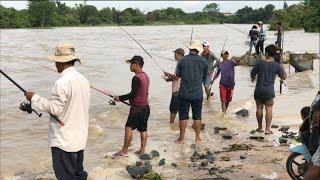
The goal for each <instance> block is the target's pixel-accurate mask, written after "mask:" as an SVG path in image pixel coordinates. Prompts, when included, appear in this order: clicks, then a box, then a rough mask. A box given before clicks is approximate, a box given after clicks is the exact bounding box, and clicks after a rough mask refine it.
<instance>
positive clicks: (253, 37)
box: [248, 25, 259, 54]
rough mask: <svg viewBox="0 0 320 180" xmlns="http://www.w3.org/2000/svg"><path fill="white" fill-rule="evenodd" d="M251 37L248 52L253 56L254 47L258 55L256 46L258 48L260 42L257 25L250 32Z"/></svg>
mask: <svg viewBox="0 0 320 180" xmlns="http://www.w3.org/2000/svg"><path fill="white" fill-rule="evenodd" d="M249 37H250V45H249V51H248V52H249V53H250V54H251V51H252V46H253V47H254V49H255V51H256V54H257V50H256V46H257V42H258V37H259V31H258V30H257V26H256V25H253V26H252V29H251V30H250V31H249Z"/></svg>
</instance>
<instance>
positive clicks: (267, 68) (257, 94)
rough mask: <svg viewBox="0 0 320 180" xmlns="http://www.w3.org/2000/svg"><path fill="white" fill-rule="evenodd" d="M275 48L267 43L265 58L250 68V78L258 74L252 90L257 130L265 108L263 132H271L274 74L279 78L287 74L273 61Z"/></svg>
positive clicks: (260, 129) (259, 128)
mask: <svg viewBox="0 0 320 180" xmlns="http://www.w3.org/2000/svg"><path fill="white" fill-rule="evenodd" d="M276 51H277V48H276V47H275V46H274V45H268V46H267V47H266V48H265V52H266V53H265V59H264V60H260V61H258V62H257V63H256V64H255V66H254V67H253V69H252V70H251V80H252V82H253V81H254V80H255V78H256V76H257V75H258V79H257V83H256V88H255V90H254V99H255V101H256V105H257V111H256V117H257V121H258V129H257V131H258V132H263V128H262V118H263V107H264V106H265V109H266V116H265V119H266V129H265V134H272V133H273V132H272V131H271V129H270V126H271V121H272V106H273V103H274V100H273V99H274V97H275V92H274V80H275V78H276V75H278V76H279V77H280V78H281V79H286V77H287V75H286V73H285V71H284V69H283V67H281V65H280V64H279V63H277V62H275V61H274V56H275V54H276Z"/></svg>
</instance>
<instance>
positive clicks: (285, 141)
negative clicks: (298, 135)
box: [279, 137, 288, 144]
mask: <svg viewBox="0 0 320 180" xmlns="http://www.w3.org/2000/svg"><path fill="white" fill-rule="evenodd" d="M287 142H288V140H287V139H285V138H283V137H279V143H280V144H286V143H287Z"/></svg>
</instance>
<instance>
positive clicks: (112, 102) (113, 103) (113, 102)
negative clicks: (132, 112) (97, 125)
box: [25, 61, 131, 106]
mask: <svg viewBox="0 0 320 180" xmlns="http://www.w3.org/2000/svg"><path fill="white" fill-rule="evenodd" d="M25 62H28V63H31V64H34V65H38V66H41V67H43V68H46V69H48V70H50V71H53V72H56V73H58V72H57V71H56V70H54V69H52V68H50V67H48V66H45V65H42V64H36V63H33V62H30V61H25ZM90 88H91V89H93V90H95V91H97V92H100V93H102V94H104V95H107V96H109V97H111V98H113V97H114V96H113V95H111V94H109V93H107V92H106V91H103V90H100V89H98V88H96V87H94V86H92V85H90ZM120 102H122V103H123V104H126V105H128V106H131V105H130V104H129V103H127V102H125V101H120ZM109 104H110V105H115V101H114V100H110V101H109Z"/></svg>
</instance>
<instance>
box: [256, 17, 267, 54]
mask: <svg viewBox="0 0 320 180" xmlns="http://www.w3.org/2000/svg"><path fill="white" fill-rule="evenodd" d="M258 26H259V27H260V31H259V36H258V42H257V46H256V53H257V54H260V53H262V54H263V48H264V45H263V44H264V41H265V40H266V31H265V30H264V28H263V24H262V22H261V21H259V22H258Z"/></svg>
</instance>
